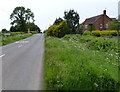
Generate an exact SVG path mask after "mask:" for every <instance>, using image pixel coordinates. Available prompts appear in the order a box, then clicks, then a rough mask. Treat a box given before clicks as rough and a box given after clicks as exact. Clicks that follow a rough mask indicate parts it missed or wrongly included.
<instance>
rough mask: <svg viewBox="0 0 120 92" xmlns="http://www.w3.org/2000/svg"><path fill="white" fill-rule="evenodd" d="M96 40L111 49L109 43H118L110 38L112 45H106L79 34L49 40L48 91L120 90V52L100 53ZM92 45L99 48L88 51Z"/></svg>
mask: <svg viewBox="0 0 120 92" xmlns="http://www.w3.org/2000/svg"><path fill="white" fill-rule="evenodd" d="M95 39H96V40H97V41H99V40H101V39H102V40H101V41H100V43H101V44H102V43H103V44H108V47H109V42H111V43H112V44H116V41H117V39H114V41H113V39H106V40H107V41H108V43H104V40H103V38H99V39H98V37H93V36H80V35H78V34H77V35H66V36H64V37H63V38H62V39H59V38H54V37H47V38H46V39H45V47H46V49H45V64H44V67H45V75H44V76H45V90H63V91H64V90H69V91H71V90H91V91H97V90H98V91H99V90H100V91H104V90H106V91H109V90H118V89H119V87H118V86H119V84H120V82H119V81H118V62H117V60H118V53H117V52H115V51H114V50H113V49H111V48H109V50H106V52H103V51H102V50H97V49H96V45H98V42H97V41H94V40H95ZM91 42H94V44H95V45H94V44H91V45H93V47H94V46H95V50H94V49H93V48H90V47H89V48H88V46H89V45H90V44H89V43H91ZM98 46H99V45H98ZM106 46H107V45H106ZM112 46H113V47H114V45H112ZM116 46H117V44H116ZM101 48H103V47H101ZM104 49H107V48H104ZM61 67H62V68H61ZM116 92H117V91H116Z"/></svg>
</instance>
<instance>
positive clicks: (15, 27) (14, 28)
mask: <svg viewBox="0 0 120 92" xmlns="http://www.w3.org/2000/svg"><path fill="white" fill-rule="evenodd" d="M10 32H20V27H19V26H18V25H15V26H11V27H10Z"/></svg>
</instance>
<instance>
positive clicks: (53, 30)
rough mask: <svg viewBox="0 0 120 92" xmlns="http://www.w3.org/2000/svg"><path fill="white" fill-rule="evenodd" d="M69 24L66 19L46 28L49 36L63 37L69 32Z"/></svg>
mask: <svg viewBox="0 0 120 92" xmlns="http://www.w3.org/2000/svg"><path fill="white" fill-rule="evenodd" d="M68 30H69V29H68V25H67V22H66V21H65V20H64V21H62V22H61V23H60V24H59V25H52V26H50V27H49V28H48V29H47V30H46V34H47V36H55V37H59V38H61V37H63V36H64V35H65V34H67V33H68Z"/></svg>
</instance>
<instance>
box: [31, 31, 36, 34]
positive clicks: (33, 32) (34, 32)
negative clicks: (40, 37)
mask: <svg viewBox="0 0 120 92" xmlns="http://www.w3.org/2000/svg"><path fill="white" fill-rule="evenodd" d="M30 33H32V34H37V33H38V31H30Z"/></svg>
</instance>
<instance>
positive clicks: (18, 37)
mask: <svg viewBox="0 0 120 92" xmlns="http://www.w3.org/2000/svg"><path fill="white" fill-rule="evenodd" d="M30 36H32V34H27V33H26V34H18V35H13V36H1V38H2V40H1V41H0V46H3V45H7V44H9V43H13V42H15V41H18V40H22V39H25V38H27V37H30Z"/></svg>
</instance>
